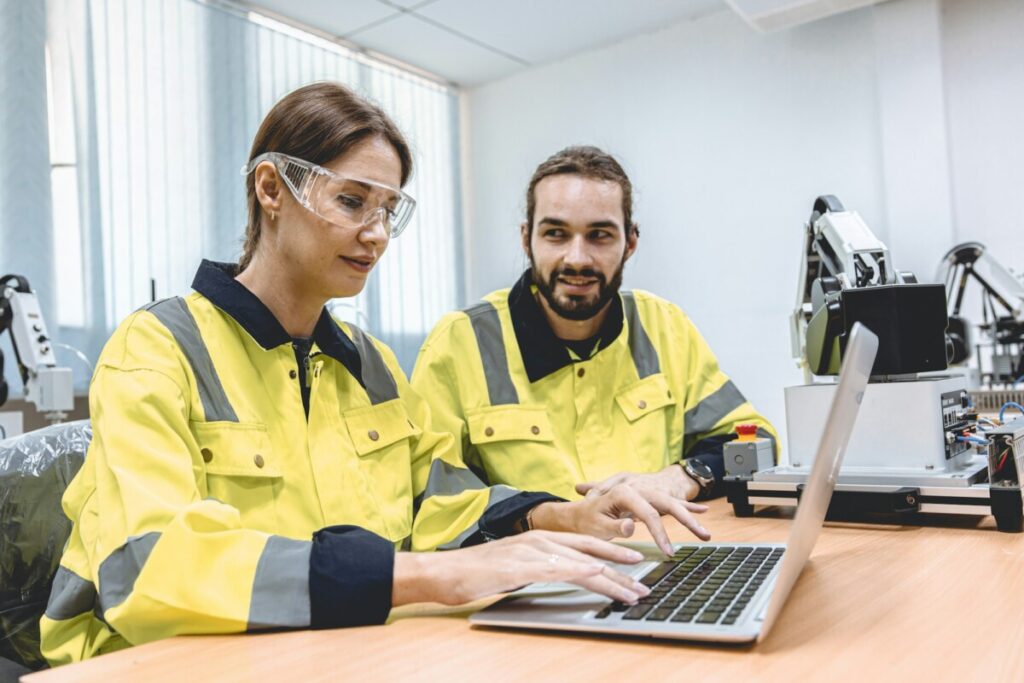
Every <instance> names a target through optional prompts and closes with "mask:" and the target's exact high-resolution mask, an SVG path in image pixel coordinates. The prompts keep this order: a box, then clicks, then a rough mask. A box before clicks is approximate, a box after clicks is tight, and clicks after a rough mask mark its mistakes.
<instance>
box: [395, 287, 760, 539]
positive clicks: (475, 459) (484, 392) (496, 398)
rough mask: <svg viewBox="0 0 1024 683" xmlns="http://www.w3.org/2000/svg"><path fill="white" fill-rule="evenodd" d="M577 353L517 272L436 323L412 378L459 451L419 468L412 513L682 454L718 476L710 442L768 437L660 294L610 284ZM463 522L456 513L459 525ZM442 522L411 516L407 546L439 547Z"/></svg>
mask: <svg viewBox="0 0 1024 683" xmlns="http://www.w3.org/2000/svg"><path fill="white" fill-rule="evenodd" d="M582 355H585V354H582ZM582 355H578V354H576V353H573V352H572V351H570V350H569V349H567V348H566V344H565V343H564V342H561V341H559V340H558V339H557V338H556V337H555V336H554V333H553V332H552V330H551V328H550V325H548V323H547V321H546V319H545V318H544V317H543V313H542V312H541V310H540V308H539V305H538V303H537V302H536V300H535V299H534V296H533V292H532V289H531V286H530V280H529V272H527V273H526V274H525V275H524V276H523V278H522V279H521V280H520V281H519V282H518V283H517V284H516V286H515V287H514V288H512V289H511V290H509V289H503V290H499V291H496V292H493V293H491V294H488V295H487V296H486V297H484V299H483V301H482V302H481V303H479V304H477V305H475V306H473V307H471V308H469V309H467V310H466V311H461V312H455V313H451V314H448V315H447V316H445V317H444V318H443V319H442V320H441V321H440V322H439V323H438V324H437V326H436V327H435V328H434V330H433V331H432V332H431V334H430V335H429V337H428V338H427V340H426V342H425V343H424V345H423V347H422V349H421V350H420V354H419V358H418V359H417V362H416V367H415V369H414V371H413V374H412V385H413V387H414V388H415V390H416V391H417V392H418V393H419V394H420V395H422V396H423V397H424V398H426V399H427V400H428V401H429V402H430V407H431V416H432V419H433V422H432V424H433V425H434V428H436V429H439V430H442V431H445V432H451V433H452V434H454V435H455V437H456V441H457V445H458V448H457V452H458V453H459V455H460V457H459V461H458V462H451V461H450V458H449V454H448V453H447V452H446V453H445V456H444V457H445V459H446V461H445V462H444V463H441V464H440V465H439V464H438V463H434V465H433V466H432V467H431V470H430V476H429V480H428V484H427V491H428V492H432V491H433V492H440V493H441V494H442V495H432V496H431V495H428V496H427V497H425V499H424V500H423V503H422V507H421V508H420V514H421V515H425V519H426V518H428V517H429V515H430V514H436V511H438V510H440V509H443V508H444V507H445V506H454V507H457V508H459V509H462V510H465V509H467V506H469V507H472V501H473V500H474V499H475V500H476V501H477V503H476V504H477V506H478V508H477V509H482V508H483V506H484V501H485V500H487V499H488V498H489V497H490V496H493V495H494V491H495V490H498V491H502V492H504V494H503V495H506V496H507V495H509V493H508V491H510V490H530V491H542V492H548V493H550V494H554V495H555V496H559V497H561V498H564V499H568V500H571V499H574V498H578V497H579V496H578V495H577V494H576V492H575V490H574V487H575V485H576V484H577V483H580V482H587V481H597V480H600V479H604V478H606V477H609V476H611V475H613V474H616V473H619V472H623V471H632V472H656V471H658V470H660V469H662V468H664V467H666V466H668V465H669V464H672V463H676V462H679V461H680V460H681V459H682V458H684V457H696V458H699V459H700V460H702V461H703V462H705V463H706V464H708V465H709V466H711V468H712V469H713V470H714V471H715V473H716V478H717V479H721V477H722V476H723V474H724V470H723V463H722V447H723V444H724V442H725V441H728V440H731V439H732V438H733V435H734V430H735V427H736V426H737V425H738V424H742V423H751V424H756V425H758V427H759V429H758V431H759V433H760V435H761V436H763V437H766V438H769V439H771V440H772V443H773V446H775V445H776V444H777V435H776V433H775V430H774V429H773V428H772V426H771V425H770V424H769V423H768V421H767V420H765V419H764V418H763V417H762V416H761V415H760V414H758V412H757V411H756V410H755V409H754V407H753V406H752V405H751V404H750V403H749V402H748V401H747V400H746V399H745V398H744V397H743V395H742V394H741V393H740V391H739V390H738V389H737V388H736V386H735V385H734V384H733V382H732V381H731V380H730V379H729V378H728V377H726V375H725V374H724V373H723V372H722V371H721V370H720V369H719V366H718V361H717V360H716V358H715V356H714V354H713V353H712V352H711V349H710V348H709V347H708V345H707V343H706V342H705V341H704V339H703V338H702V337H701V335H700V333H699V332H698V331H697V328H696V327H695V326H694V324H693V323H692V322H691V321H690V320H689V318H687V316H686V315H685V314H684V313H683V312H682V311H681V310H680V309H679V307H677V306H675V305H674V304H671V303H669V302H668V301H665V300H664V299H661V298H658V297H656V296H654V295H652V294H649V293H647V292H643V291H639V290H637V291H633V292H622V293H621V294H620V295H619V297H618V298H617V299H616V300H613V301H612V305H611V307H610V309H609V313H608V315H607V317H606V320H605V322H604V324H603V325H602V332H601V340H600V345H599V346H598V347H597V350H596V352H593V353H592V354H591V355H589V357H582ZM775 453H776V459H777V458H778V449H777V447H776V451H775ZM444 517H445V519H447V520H448V521H449V522H450V521H451V519H452V516H451V515H447V516H444ZM471 524H472V521H471V519H470V518H469V517H467V518H466V519H465V520H464V528H465V527H466V526H470V525H471ZM450 531H451V530H450V529H441V528H440V527H439V526H437V525H433V527H432V526H431V525H430V524H427V523H424V524H422V525H417V534H419V536H418V537H417V539H416V542H417V543H418V544H419V545H423V546H430V545H434V544H437V545H444V542H443V541H441V540H440V539H442V538H443V537H444V536H445V535H446V534H450ZM442 532H443V533H442ZM432 534H436V536H433V537H431V535H432ZM465 538H466V536H465V535H463V536H460V537H458V538H456V539H455V540H454V541H453V543H454V544H457V543H459V542H461V541H462V540H464V539H465Z"/></svg>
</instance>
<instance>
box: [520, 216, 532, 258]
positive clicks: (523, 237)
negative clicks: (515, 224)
mask: <svg viewBox="0 0 1024 683" xmlns="http://www.w3.org/2000/svg"><path fill="white" fill-rule="evenodd" d="M519 241H520V243H521V244H522V245H523V252H524V253H525V254H526V255H527V256H529V255H530V225H529V223H527V222H526V221H523V222H522V223H520V224H519Z"/></svg>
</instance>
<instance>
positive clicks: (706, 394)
mask: <svg viewBox="0 0 1024 683" xmlns="http://www.w3.org/2000/svg"><path fill="white" fill-rule="evenodd" d="M676 310H677V311H678V309H676ZM678 313H679V316H680V317H681V321H682V331H683V332H682V339H681V348H683V349H685V353H686V354H687V363H686V364H685V365H686V367H687V368H688V370H689V372H688V376H687V378H686V397H685V400H684V402H683V435H684V436H683V444H682V446H683V448H682V455H683V457H690V456H691V455H696V453H695V452H694V449H695V447H696V446H697V445H698V444H699V443H700V442H702V441H704V440H706V439H708V438H710V437H716V436H722V437H724V436H727V435H730V434H734V433H735V431H736V426H737V425H740V424H754V425H757V427H758V434H759V435H760V436H763V437H766V438H769V439H770V440H771V442H772V446H773V450H774V454H775V459H776V462H777V461H778V457H779V445H778V444H779V441H778V439H779V436H778V433H777V432H776V431H775V428H774V427H773V426H772V425H771V423H770V422H768V420H767V419H765V418H764V416H762V415H761V414H760V413H759V412H757V410H755V409H754V406H753V405H751V403H750V402H749V401H748V400H747V399H746V398H745V397H744V396H743V394H742V392H740V390H739V388H738V387H737V386H736V385H735V384H734V383H733V381H732V380H731V379H729V377H728V376H727V375H726V374H725V373H724V372H722V370H721V368H720V367H719V365H718V358H716V357H715V354H714V353H713V352H712V351H711V348H710V347H709V346H708V343H707V342H706V341H705V340H704V337H703V336H701V334H700V332H699V331H698V330H697V327H696V326H695V325H694V324H693V322H691V321H690V319H689V318H688V317H686V316H685V315H684V314H683V313H682V311H678ZM716 441H720V440H716ZM718 453H719V457H720V454H721V448H720V446H719V447H718ZM708 464H709V465H712V467H713V468H714V464H712V463H708ZM715 469H716V470H717V469H718V468H715Z"/></svg>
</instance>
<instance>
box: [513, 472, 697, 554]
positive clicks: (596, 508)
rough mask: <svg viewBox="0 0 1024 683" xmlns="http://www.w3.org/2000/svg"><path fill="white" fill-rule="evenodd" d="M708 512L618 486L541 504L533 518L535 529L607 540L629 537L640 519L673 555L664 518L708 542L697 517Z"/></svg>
mask: <svg viewBox="0 0 1024 683" xmlns="http://www.w3.org/2000/svg"><path fill="white" fill-rule="evenodd" d="M707 509H708V508H707V506H706V505H699V504H697V503H689V502H686V501H684V500H680V499H679V498H676V497H675V496H671V495H669V494H667V493H665V492H663V491H659V490H656V489H653V488H650V489H639V488H635V487H634V486H632V485H630V484H616V485H615V486H613V487H611V488H610V489H608V490H607V491H606V492H605V493H602V494H595V495H593V496H590V495H588V496H587V497H586V498H584V499H583V500H577V501H573V502H571V503H541V504H540V505H538V506H537V507H536V508H534V510H533V514H532V515H531V518H530V519H531V522H532V523H533V526H534V528H536V529H550V530H554V531H575V532H577V533H582V534H590V535H591V536H596V537H598V538H604V539H609V538H617V537H622V538H629V537H630V536H632V535H633V530H634V528H635V523H634V521H633V520H634V519H637V520H640V521H641V522H643V523H644V524H646V525H647V528H648V530H650V532H651V536H653V537H654V541H655V542H656V543H657V544H658V547H659V548H661V551H662V552H663V553H665V554H666V555H671V554H672V542H671V541H670V540H669V538H668V533H667V532H666V531H665V526H664V525H663V524H662V523H661V516H662V515H672V516H673V517H675V518H676V519H677V520H679V522H680V523H681V524H682V525H683V526H685V527H686V528H687V529H689V530H690V531H692V532H693V534H694V535H695V536H696V537H697V538H699V539H701V540H703V541H707V540H708V539H710V538H711V534H710V533H709V532H708V530H707V529H705V528H704V527H703V526H701V524H700V522H698V521H697V519H696V518H695V517H694V514H700V513H703V512H706V511H707Z"/></svg>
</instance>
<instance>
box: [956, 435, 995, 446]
mask: <svg viewBox="0 0 1024 683" xmlns="http://www.w3.org/2000/svg"><path fill="white" fill-rule="evenodd" d="M956 440H957V441H965V442H967V443H976V444H979V445H982V446H987V445H988V441H987V440H985V439H982V438H980V437H977V436H958V437H956Z"/></svg>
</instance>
